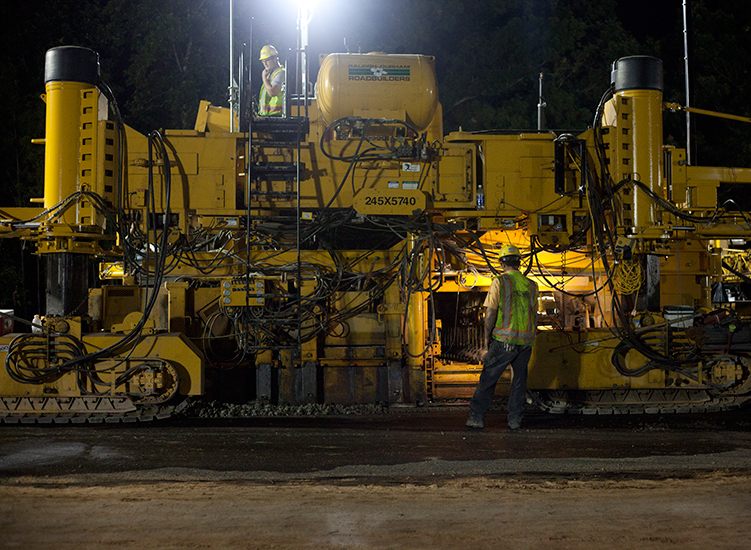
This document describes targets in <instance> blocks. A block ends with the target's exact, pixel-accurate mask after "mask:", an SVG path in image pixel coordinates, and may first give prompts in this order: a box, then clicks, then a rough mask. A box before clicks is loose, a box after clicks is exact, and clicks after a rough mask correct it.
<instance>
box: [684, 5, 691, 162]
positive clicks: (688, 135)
mask: <svg viewBox="0 0 751 550" xmlns="http://www.w3.org/2000/svg"><path fill="white" fill-rule="evenodd" d="M683 72H684V73H685V75H686V107H691V96H690V95H689V91H690V90H689V83H688V0H683ZM686 164H688V165H689V166H690V165H691V113H689V112H688V110H687V111H686Z"/></svg>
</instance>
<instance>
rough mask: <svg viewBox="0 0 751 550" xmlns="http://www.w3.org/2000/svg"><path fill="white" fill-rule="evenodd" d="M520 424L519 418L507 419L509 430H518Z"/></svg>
mask: <svg viewBox="0 0 751 550" xmlns="http://www.w3.org/2000/svg"><path fill="white" fill-rule="evenodd" d="M521 426H522V421H521V419H516V418H515V419H514V420H511V419H509V421H508V427H509V429H511V430H518V429H519V428H521Z"/></svg>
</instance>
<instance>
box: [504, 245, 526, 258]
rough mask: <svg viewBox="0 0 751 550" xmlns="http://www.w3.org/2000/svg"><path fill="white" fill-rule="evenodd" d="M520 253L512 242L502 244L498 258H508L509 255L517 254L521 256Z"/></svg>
mask: <svg viewBox="0 0 751 550" xmlns="http://www.w3.org/2000/svg"><path fill="white" fill-rule="evenodd" d="M521 255H522V253H521V252H519V249H518V248H516V247H515V246H514V245H513V244H504V245H503V247H502V248H501V254H500V258H501V259H503V258H508V257H509V256H518V257H520V258H521Z"/></svg>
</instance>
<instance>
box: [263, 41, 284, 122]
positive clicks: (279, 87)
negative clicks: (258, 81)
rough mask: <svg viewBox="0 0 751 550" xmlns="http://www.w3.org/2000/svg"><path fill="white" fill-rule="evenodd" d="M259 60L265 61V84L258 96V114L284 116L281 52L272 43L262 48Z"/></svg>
mask: <svg viewBox="0 0 751 550" xmlns="http://www.w3.org/2000/svg"><path fill="white" fill-rule="evenodd" d="M259 61H261V62H262V63H263V73H262V74H261V78H262V79H263V85H262V86H261V94H260V96H259V98H258V114H259V115H262V116H282V114H283V113H282V105H283V104H284V67H282V66H281V65H279V52H277V51H276V48H275V47H274V46H272V45H270V44H268V45H266V46H264V47H263V48H261V56H260V58H259Z"/></svg>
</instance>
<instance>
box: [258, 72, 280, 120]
mask: <svg viewBox="0 0 751 550" xmlns="http://www.w3.org/2000/svg"><path fill="white" fill-rule="evenodd" d="M281 71H284V67H277V68H276V69H274V72H273V73H271V74H270V75H269V82H274V77H275V76H276V75H278V74H279V73H280V72H281ZM283 100H284V88H282V91H281V92H279V93H278V94H276V96H271V95H269V93H268V92H267V91H266V86H264V85H261V95H260V97H259V98H258V114H259V115H262V116H282V102H283Z"/></svg>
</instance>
